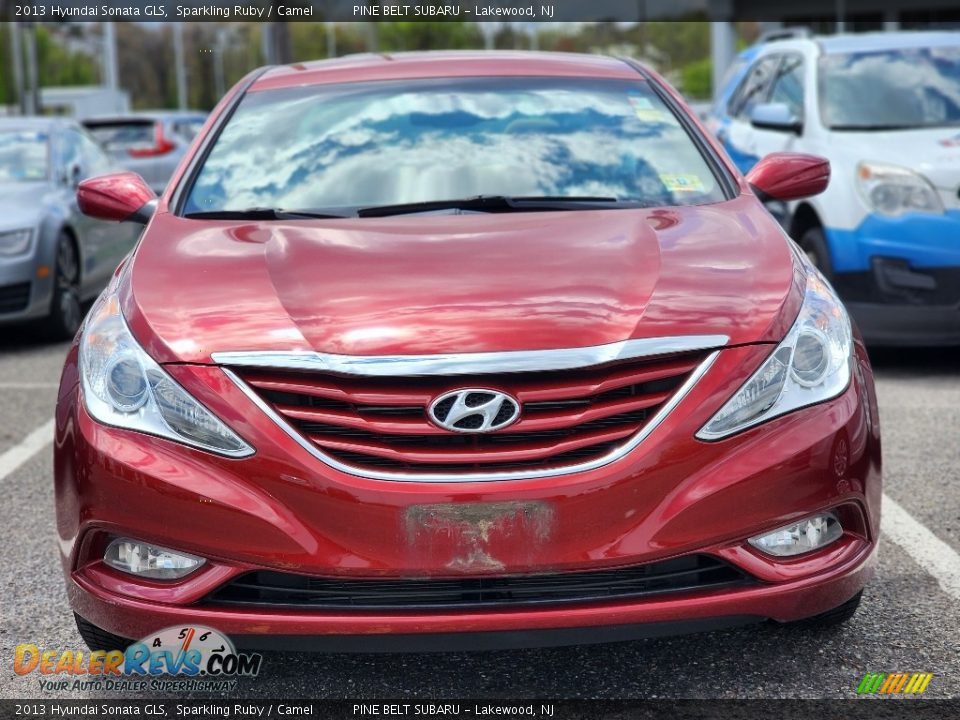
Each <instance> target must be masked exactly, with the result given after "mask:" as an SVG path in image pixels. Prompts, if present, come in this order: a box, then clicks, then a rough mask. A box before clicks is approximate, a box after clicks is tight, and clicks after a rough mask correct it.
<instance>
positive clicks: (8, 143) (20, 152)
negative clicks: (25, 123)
mask: <svg viewBox="0 0 960 720" xmlns="http://www.w3.org/2000/svg"><path fill="white" fill-rule="evenodd" d="M46 178H47V134H46V133H42V132H36V131H34V130H0V182H11V181H12V182H28V181H31V180H46Z"/></svg>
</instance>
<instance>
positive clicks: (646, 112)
mask: <svg viewBox="0 0 960 720" xmlns="http://www.w3.org/2000/svg"><path fill="white" fill-rule="evenodd" d="M627 99H628V100H629V101H630V107H632V108H633V114H634V115H635V116H636V117H637V119H638V120H643V122H651V123H662V122H668V121H669V119H670V115H669V114H668V113H665V112H664V111H663V110H661V109H659V108H657V107H654V105H653V103H652V102H650V100H649V99H648V98H645V97H642V96H640V95H628V96H627Z"/></svg>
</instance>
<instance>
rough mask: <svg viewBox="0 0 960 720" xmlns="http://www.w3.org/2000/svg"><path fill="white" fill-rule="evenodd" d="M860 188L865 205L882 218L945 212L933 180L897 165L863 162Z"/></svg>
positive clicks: (858, 183) (860, 170) (858, 171)
mask: <svg viewBox="0 0 960 720" xmlns="http://www.w3.org/2000/svg"><path fill="white" fill-rule="evenodd" d="M857 189H858V190H859V191H860V195H861V197H862V198H863V200H864V202H866V203H867V205H868V206H869V207H871V208H873V209H874V210H876V211H877V212H878V213H880V214H881V215H889V216H891V217H894V216H897V215H903V214H904V213H908V212H926V213H938V214H939V213H942V212H943V202H942V201H941V200H940V196H939V195H938V194H937V191H936V188H934V187H933V185H931V184H930V181H929V180H927V179H926V178H925V177H924V176H923V175H921V174H920V173H916V172H914V171H913V170H908V169H907V168H904V167H899V166H897V165H886V164H883V163H873V162H862V163H860V164H859V165H857Z"/></svg>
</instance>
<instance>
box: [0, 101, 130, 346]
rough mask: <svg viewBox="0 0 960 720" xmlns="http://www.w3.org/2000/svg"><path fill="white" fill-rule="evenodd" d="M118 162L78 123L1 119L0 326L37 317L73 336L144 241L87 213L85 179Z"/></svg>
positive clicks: (56, 333)
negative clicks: (91, 302) (81, 204)
mask: <svg viewBox="0 0 960 720" xmlns="http://www.w3.org/2000/svg"><path fill="white" fill-rule="evenodd" d="M112 169H113V163H112V162H111V161H110V159H109V158H108V157H107V156H106V154H105V153H104V152H103V150H102V149H101V148H100V147H99V146H98V145H97V144H96V143H95V142H94V141H93V139H92V138H91V137H90V136H89V135H88V134H87V133H86V132H85V131H84V130H83V128H82V127H80V126H79V125H78V124H77V123H75V122H72V121H69V120H63V119H56V118H8V119H0V325H6V324H9V323H14V322H21V321H27V320H29V321H37V322H38V323H39V324H40V325H41V326H42V327H43V328H44V329H45V331H46V333H47V334H48V335H49V336H51V337H56V338H69V337H72V336H73V334H74V333H75V332H76V331H77V328H78V327H79V326H80V322H81V320H82V318H83V316H82V311H81V306H82V303H83V302H84V301H86V300H88V299H90V298H93V297H94V296H96V295H97V294H98V293H99V292H100V290H101V289H102V288H103V286H104V285H105V284H106V283H107V281H108V280H109V279H110V275H111V273H112V272H113V270H114V269H115V268H116V266H117V265H118V264H119V262H120V260H122V259H123V257H124V256H125V255H126V254H127V253H128V252H129V251H130V249H131V248H132V247H133V245H134V243H135V242H136V240H137V234H138V233H137V229H136V228H133V227H131V226H129V225H127V224H120V223H104V222H100V221H97V220H92V219H90V218H88V217H85V216H84V215H81V214H80V211H79V210H78V208H77V204H76V198H75V195H76V187H77V184H78V183H79V182H80V181H81V180H83V179H85V178H88V177H92V176H94V175H100V174H102V173H105V172H110V171H111V170H112Z"/></svg>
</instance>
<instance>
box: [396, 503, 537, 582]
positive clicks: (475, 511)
mask: <svg viewBox="0 0 960 720" xmlns="http://www.w3.org/2000/svg"><path fill="white" fill-rule="evenodd" d="M553 520H554V515H553V509H552V508H551V507H550V506H549V505H547V504H546V503H544V502H541V501H504V502H495V503H443V504H437V505H412V506H411V507H409V508H408V509H407V510H406V512H405V513H404V535H405V541H406V544H407V547H408V548H409V549H410V551H411V552H415V553H417V554H419V555H423V556H426V557H428V558H430V559H432V560H434V561H439V562H441V563H442V564H443V566H444V567H446V568H447V569H449V570H453V571H456V572H464V573H484V572H497V571H502V570H504V569H505V568H506V567H507V566H508V565H509V564H517V563H518V562H523V561H529V560H531V559H533V557H534V556H535V555H536V550H537V549H538V548H539V547H540V546H542V545H543V544H544V543H545V542H546V541H547V540H548V539H549V538H550V535H551V533H552V531H553ZM506 551H509V554H510V557H509V558H505V557H504V553H505V552H506ZM508 560H509V562H508Z"/></svg>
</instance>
